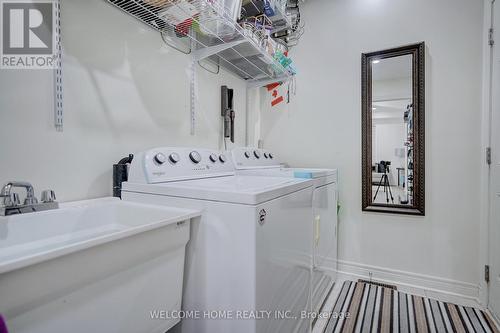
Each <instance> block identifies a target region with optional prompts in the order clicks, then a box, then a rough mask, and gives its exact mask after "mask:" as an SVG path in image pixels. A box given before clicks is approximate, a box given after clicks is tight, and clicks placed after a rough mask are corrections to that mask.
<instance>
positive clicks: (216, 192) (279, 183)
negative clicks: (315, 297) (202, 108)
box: [122, 148, 314, 333]
mask: <svg viewBox="0 0 500 333" xmlns="http://www.w3.org/2000/svg"><path fill="white" fill-rule="evenodd" d="M313 187H314V182H313V181H312V180H309V179H292V178H290V179H287V178H283V177H261V176H255V175H249V176H243V175H235V168H234V165H233V163H232V159H231V158H230V156H226V155H225V154H221V153H219V152H217V151H214V150H209V149H188V148H155V149H151V150H148V151H146V152H142V153H139V154H136V155H135V157H134V160H133V162H132V164H131V166H130V171H129V180H128V182H125V183H123V187H122V188H123V189H122V198H123V200H130V201H135V202H143V203H149V204H155V205H168V206H174V207H181V208H182V207H184V208H196V209H200V210H202V215H201V217H200V218H199V219H194V220H192V222H191V234H190V241H189V243H188V245H187V250H186V251H187V252H186V263H185V273H184V277H185V281H184V286H185V288H184V293H183V304H182V309H183V310H184V312H183V313H182V316H183V319H182V322H181V327H180V328H181V331H182V332H186V333H213V332H217V333H225V332H226V333H234V332H238V333H266V332H273V333H274V332H284V333H285V332H286V333H289V332H308V331H309V330H310V322H309V321H308V319H307V318H304V316H303V314H304V313H306V312H307V311H308V310H309V309H310V304H311V299H310V297H311V296H310V295H311V285H312V282H311V281H312V278H311V277H312V272H311V267H312V256H313V254H312V229H311V227H310V225H311V215H312V204H311V200H312V195H313ZM167 310H168V309H167Z"/></svg>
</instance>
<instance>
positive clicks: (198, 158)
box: [189, 150, 201, 164]
mask: <svg viewBox="0 0 500 333" xmlns="http://www.w3.org/2000/svg"><path fill="white" fill-rule="evenodd" d="M189 158H190V159H191V161H192V162H193V163H194V164H198V163H200V162H201V155H200V153H198V152H197V151H196V150H193V151H192V152H191V153H189Z"/></svg>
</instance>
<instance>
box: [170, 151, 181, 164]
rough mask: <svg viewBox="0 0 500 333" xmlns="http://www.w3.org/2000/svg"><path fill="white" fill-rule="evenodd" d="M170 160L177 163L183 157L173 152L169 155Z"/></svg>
mask: <svg viewBox="0 0 500 333" xmlns="http://www.w3.org/2000/svg"><path fill="white" fill-rule="evenodd" d="M168 160H169V161H170V163H172V164H176V163H179V161H180V160H181V158H180V157H179V154H177V153H172V154H170V156H168Z"/></svg>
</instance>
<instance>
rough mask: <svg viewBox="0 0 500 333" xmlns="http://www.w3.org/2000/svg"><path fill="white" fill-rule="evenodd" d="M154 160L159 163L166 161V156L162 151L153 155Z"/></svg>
mask: <svg viewBox="0 0 500 333" xmlns="http://www.w3.org/2000/svg"><path fill="white" fill-rule="evenodd" d="M154 160H155V162H156V163H158V164H160V165H161V164H163V163H165V162H166V161H167V158H166V157H165V155H163V154H162V153H158V154H156V155H155V157H154Z"/></svg>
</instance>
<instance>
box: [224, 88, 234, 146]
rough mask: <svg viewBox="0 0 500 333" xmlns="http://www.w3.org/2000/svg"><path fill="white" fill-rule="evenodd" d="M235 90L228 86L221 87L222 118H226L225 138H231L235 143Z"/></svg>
mask: <svg viewBox="0 0 500 333" xmlns="http://www.w3.org/2000/svg"><path fill="white" fill-rule="evenodd" d="M233 98H234V90H233V89H229V88H228V87H227V86H222V87H221V116H222V117H223V118H224V138H230V139H231V142H232V143H234V118H235V113H234V109H233Z"/></svg>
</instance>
